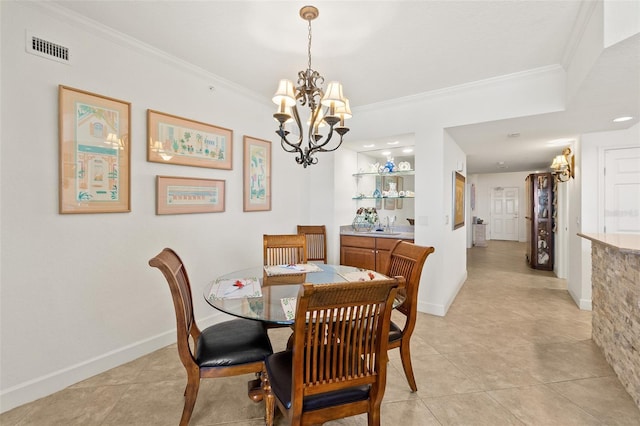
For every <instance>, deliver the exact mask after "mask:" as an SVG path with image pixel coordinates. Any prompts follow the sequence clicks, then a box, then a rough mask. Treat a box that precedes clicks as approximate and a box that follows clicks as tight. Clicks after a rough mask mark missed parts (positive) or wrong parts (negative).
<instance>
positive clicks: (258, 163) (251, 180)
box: [243, 136, 271, 212]
mask: <svg viewBox="0 0 640 426" xmlns="http://www.w3.org/2000/svg"><path fill="white" fill-rule="evenodd" d="M243 144H244V157H243V158H244V161H243V167H244V196H243V206H244V207H243V210H244V211H245V212H256V211H268V210H271V142H269V141H265V140H262V139H256V138H252V137H251V136H244V138H243Z"/></svg>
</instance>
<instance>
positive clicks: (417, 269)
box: [386, 240, 435, 392]
mask: <svg viewBox="0 0 640 426" xmlns="http://www.w3.org/2000/svg"><path fill="white" fill-rule="evenodd" d="M434 251H435V249H434V248H433V247H423V246H418V245H415V244H412V243H408V242H406V241H402V240H398V241H397V242H396V244H395V245H394V246H393V247H392V248H391V251H390V256H389V268H388V270H387V271H386V275H388V276H390V277H395V276H398V275H400V276H403V277H404V278H405V280H406V286H405V288H403V289H400V290H399V291H398V292H399V293H400V294H402V295H404V296H405V301H404V302H403V303H402V304H401V305H400V306H398V307H397V308H396V311H398V312H400V313H401V314H403V315H404V325H403V326H402V327H400V326H398V325H397V324H396V323H395V322H393V321H391V326H390V332H389V349H395V348H400V358H401V360H402V368H403V369H404V374H405V376H406V377H407V381H408V382H409V387H410V388H411V391H412V392H416V391H417V390H418V386H417V385H416V379H415V377H414V375H413V366H412V365H411V346H410V342H411V335H412V334H413V330H414V328H415V326H416V318H417V316H418V288H419V286H420V276H421V275H422V267H423V266H424V262H425V261H426V260H427V257H428V256H429V255H430V254H431V253H433V252H434Z"/></svg>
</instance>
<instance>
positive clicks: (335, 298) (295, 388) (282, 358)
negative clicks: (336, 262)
mask: <svg viewBox="0 0 640 426" xmlns="http://www.w3.org/2000/svg"><path fill="white" fill-rule="evenodd" d="M403 284H404V278H403V277H397V278H394V279H389V280H379V281H368V282H362V283H361V282H350V283H334V284H309V283H305V284H303V286H302V287H301V288H300V292H299V294H298V299H297V306H296V321H295V325H294V332H293V346H292V348H291V350H286V351H283V352H277V353H274V354H273V355H270V356H268V357H267V358H266V360H265V365H266V370H267V375H266V376H265V381H264V390H265V398H266V416H265V417H266V418H265V420H266V424H267V425H268V426H271V425H272V424H273V418H274V411H275V407H276V406H277V407H278V408H279V409H280V411H281V412H282V413H283V414H284V415H285V417H286V418H287V419H288V421H289V422H290V424H292V425H308V424H322V423H324V422H326V421H329V420H334V419H339V418H344V417H349V416H353V415H357V414H361V413H367V416H368V419H369V425H379V424H380V404H381V402H382V397H383V396H384V390H385V385H386V378H387V363H388V355H387V345H388V339H387V335H388V333H389V322H390V317H391V310H392V308H393V301H394V297H395V295H396V291H397V288H398V286H401V285H403Z"/></svg>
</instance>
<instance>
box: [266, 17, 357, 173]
mask: <svg viewBox="0 0 640 426" xmlns="http://www.w3.org/2000/svg"><path fill="white" fill-rule="evenodd" d="M318 13H319V12H318V9H317V8H315V7H313V6H304V7H303V8H302V9H300V17H302V19H304V20H306V21H307V22H308V23H309V43H308V49H307V51H308V57H309V63H308V67H307V69H306V70H305V71H300V72H298V86H297V87H296V88H295V92H294V87H293V82H292V81H291V80H286V79H284V80H280V83H279V85H278V90H277V91H276V94H275V95H274V96H273V99H272V100H273V102H274V103H275V104H276V105H278V111H277V112H276V113H275V114H273V117H274V118H275V119H276V120H277V121H278V122H279V123H280V126H279V128H278V130H276V133H277V134H278V136H280V145H282V149H284V150H285V151H286V152H291V153H295V154H297V156H296V162H297V163H298V164H302V166H303V167H305V168H306V167H307V166H310V165H311V164H317V163H318V159H317V158H316V157H314V155H315V154H316V153H317V152H331V151H335V150H336V149H338V148H339V147H340V145H341V144H342V137H343V136H344V135H345V134H346V133H347V132H348V131H349V128H348V127H345V125H344V120H346V119H348V118H351V110H350V109H349V100H348V99H347V98H345V97H344V96H343V95H342V85H341V84H340V83H339V82H337V81H332V82H330V83H329V85H328V87H327V91H326V92H323V91H322V83H324V77H322V75H320V73H319V72H317V71H314V70H313V69H312V68H311V21H312V20H314V19H316V18H317V17H318ZM298 102H299V103H300V106H308V107H309V109H310V115H309V117H310V118H309V120H308V121H307V125H308V126H309V128H308V131H307V145H306V146H303V144H302V142H303V140H304V132H303V129H302V123H301V121H300V115H299V113H298V107H297V103H298ZM323 108H324V109H323ZM293 121H295V123H296V126H297V129H298V138H297V141H293V142H292V141H290V140H289V139H288V136H289V134H290V132H289V131H288V130H286V129H285V125H286V124H287V123H290V122H293ZM325 124H327V125H329V131H328V133H327V134H326V135H322V134H321V133H320V132H319V129H320V128H321V127H324V126H325ZM335 133H337V134H338V136H339V137H340V140H339V141H337V142H335V139H334V144H333V145H329V142H331V139H332V138H333V136H334V134H335Z"/></svg>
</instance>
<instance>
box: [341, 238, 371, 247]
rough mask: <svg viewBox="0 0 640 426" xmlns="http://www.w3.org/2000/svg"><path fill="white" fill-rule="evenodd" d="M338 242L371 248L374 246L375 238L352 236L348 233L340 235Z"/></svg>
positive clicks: (344, 244)
mask: <svg viewBox="0 0 640 426" xmlns="http://www.w3.org/2000/svg"><path fill="white" fill-rule="evenodd" d="M340 244H342V245H343V246H350V247H362V248H370V249H373V248H375V247H376V239H375V238H373V237H352V236H350V235H342V236H341V237H340Z"/></svg>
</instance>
